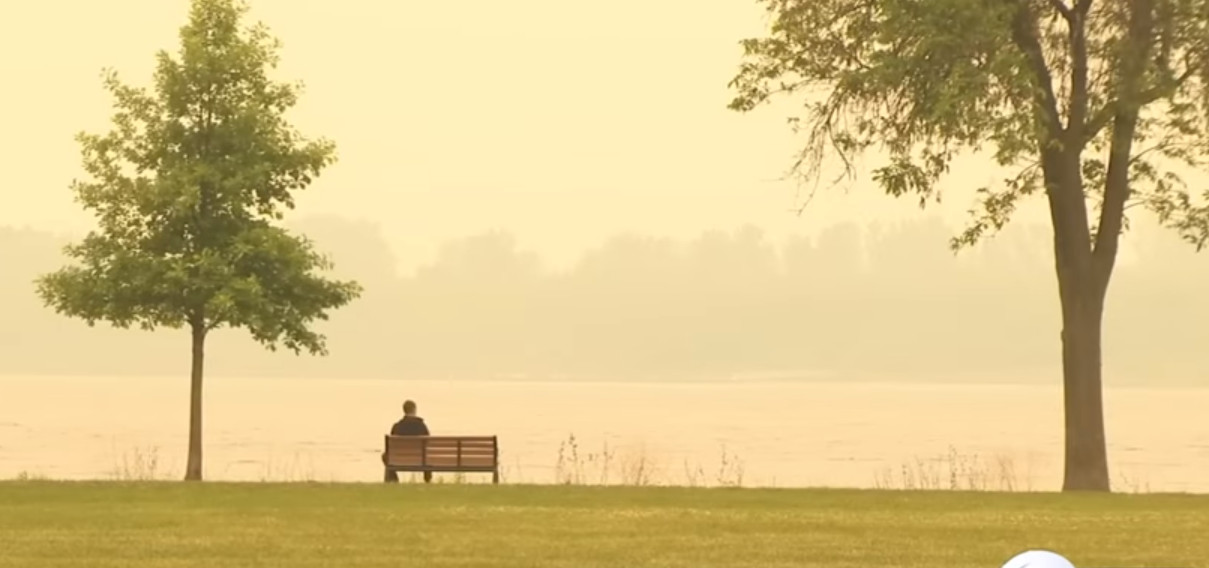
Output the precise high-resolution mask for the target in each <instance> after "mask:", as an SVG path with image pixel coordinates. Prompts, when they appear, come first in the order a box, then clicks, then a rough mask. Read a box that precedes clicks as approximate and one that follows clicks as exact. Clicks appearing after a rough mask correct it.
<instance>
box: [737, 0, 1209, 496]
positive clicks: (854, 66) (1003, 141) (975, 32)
mask: <svg viewBox="0 0 1209 568" xmlns="http://www.w3.org/2000/svg"><path fill="white" fill-rule="evenodd" d="M759 2H760V3H761V4H763V5H764V6H765V7H766V8H767V10H768V12H769V14H770V16H771V19H770V22H771V26H770V29H769V32H768V34H767V36H766V37H762V38H755V39H748V40H745V41H744V42H743V47H744V51H745V56H744V60H743V63H742V65H741V67H740V70H739V72H738V73H737V75H736V76H735V78H734V80H733V82H732V83H731V85H732V87H733V88H734V89H735V92H736V96H735V99H734V100H733V101H732V102H731V105H730V107H731V108H732V109H734V110H737V111H750V110H752V109H754V108H755V107H757V106H758V105H760V104H761V103H764V102H766V101H769V100H771V99H773V98H774V97H783V96H797V97H800V100H802V101H803V103H804V105H803V107H802V108H803V111H802V114H801V115H796V116H794V117H791V122H792V123H793V124H794V125H795V126H796V127H798V128H800V129H801V131H802V132H804V133H805V134H806V136H807V137H808V139H807V142H806V146H805V148H804V150H803V151H802V153H801V155H800V159H799V160H798V161H797V162H796V165H797V171H798V172H799V173H801V174H803V175H805V176H807V177H813V178H816V179H817V176H819V175H820V173H821V172H822V171H823V170H824V169H825V168H824V163H825V162H827V163H831V162H832V161H834V162H835V163H837V164H842V165H844V167H845V168H846V173H848V174H854V173H855V171H854V170H855V166H854V164H855V162H854V159H855V158H856V157H858V156H859V155H861V154H864V153H866V152H867V151H869V150H875V151H876V150H880V151H881V153H882V154H881V157H882V158H883V159H884V160H885V161H884V163H882V164H880V165H879V166H878V167H876V168H875V169H874V170H873V171H872V172H871V173H872V178H873V179H874V180H875V181H876V182H877V183H878V184H879V185H880V186H881V188H882V189H883V190H884V191H885V192H886V193H888V194H890V195H893V196H912V197H917V198H919V199H920V203H921V204H924V203H927V202H929V201H931V200H932V198H934V197H938V192H937V184H938V182H939V181H940V180H941V179H942V178H943V176H944V174H945V173H946V172H947V171H948V169H949V167H950V164H951V162H952V161H953V160H954V158H955V157H959V156H962V155H982V156H987V157H989V158H992V159H994V160H995V161H996V162H997V163H998V164H999V165H1000V166H1004V167H1006V168H1010V169H1011V171H1012V172H1013V173H1012V175H1010V176H1008V178H1007V179H1006V180H1005V182H1004V183H1003V185H1002V186H998V187H991V188H982V189H979V190H978V191H979V198H978V207H976V208H975V209H974V212H973V220H972V223H971V224H970V225H969V227H968V228H967V229H966V230H965V231H964V232H962V233H961V234H960V235H959V236H957V237H955V238H954V239H953V247H954V248H955V249H956V248H960V247H963V246H968V245H972V244H973V243H975V242H977V241H978V239H979V238H980V237H983V236H985V235H989V234H991V233H992V232H994V231H995V230H997V229H999V228H1001V227H1002V226H1003V225H1004V224H1005V223H1007V222H1008V220H1009V218H1010V217H1011V216H1012V214H1013V212H1014V211H1015V209H1016V207H1017V205H1018V204H1019V203H1020V202H1021V201H1022V200H1023V199H1025V198H1027V197H1029V196H1033V195H1038V194H1039V195H1044V196H1045V199H1046V201H1047V202H1048V206H1049V213H1050V219H1051V222H1052V227H1053V246H1054V249H1053V250H1054V259H1055V267H1056V272H1057V280H1058V296H1059V299H1060V302H1061V311H1062V334H1061V341H1062V363H1063V365H1062V368H1063V386H1064V393H1065V394H1064V402H1065V404H1064V410H1065V427H1066V440H1065V450H1066V452H1065V454H1066V459H1065V475H1064V482H1063V489H1064V490H1094V491H1107V490H1109V488H1110V484H1109V472H1108V459H1107V450H1106V442H1105V433H1104V415H1103V402H1102V387H1101V331H1100V330H1101V322H1102V315H1103V312H1104V300H1105V295H1106V291H1107V288H1108V283H1109V279H1110V277H1111V275H1112V272H1113V265H1114V264H1115V261H1116V258H1117V250H1118V246H1119V241H1120V235H1121V233H1122V230H1123V229H1124V228H1125V227H1126V226H1127V221H1128V219H1127V216H1126V212H1127V210H1129V209H1130V208H1131V207H1133V206H1135V205H1138V206H1142V207H1144V208H1146V209H1149V210H1151V211H1153V212H1154V213H1156V214H1157V215H1158V218H1159V220H1160V221H1161V222H1162V223H1163V224H1165V225H1166V226H1169V227H1171V228H1173V229H1175V230H1177V231H1179V233H1180V234H1181V235H1182V236H1183V237H1184V238H1185V239H1187V240H1188V241H1190V242H1191V243H1193V244H1194V245H1196V246H1197V248H1198V249H1199V248H1200V247H1201V246H1203V245H1204V244H1205V242H1206V240H1207V239H1209V210H1207V208H1206V207H1205V206H1204V205H1203V203H1204V202H1205V199H1204V198H1205V197H1209V195H1200V196H1198V195H1197V194H1194V193H1191V192H1189V190H1188V189H1187V188H1186V186H1185V185H1184V183H1183V182H1182V180H1181V178H1180V176H1179V171H1180V170H1181V169H1185V171H1187V170H1189V169H1193V168H1200V167H1202V166H1203V165H1204V158H1205V155H1206V150H1207V149H1209V1H1207V0H759Z"/></svg>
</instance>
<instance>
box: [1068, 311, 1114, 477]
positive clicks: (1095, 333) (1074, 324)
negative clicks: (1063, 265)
mask: <svg viewBox="0 0 1209 568" xmlns="http://www.w3.org/2000/svg"><path fill="white" fill-rule="evenodd" d="M1085 290H1086V289H1085ZM1076 293H1077V292H1076ZM1085 293H1086V294H1087V295H1084V296H1083V298H1071V297H1070V295H1066V297H1064V298H1063V299H1062V303H1063V307H1062V312H1063V317H1062V320H1063V321H1062V385H1063V410H1064V412H1065V417H1066V463H1065V475H1064V476H1063V480H1062V490H1063V491H1109V490H1110V485H1109V478H1108V448H1107V442H1106V437H1105V432H1104V398H1103V388H1102V383H1101V359H1100V339H1101V334H1100V330H1101V325H1100V324H1101V321H1102V317H1101V316H1102V313H1103V302H1101V301H1098V300H1099V299H1098V298H1095V297H1094V295H1095V291H1094V290H1086V292H1085ZM1087 296H1093V297H1091V298H1089V297H1087ZM1087 300H1091V301H1087ZM1072 304H1073V305H1072Z"/></svg>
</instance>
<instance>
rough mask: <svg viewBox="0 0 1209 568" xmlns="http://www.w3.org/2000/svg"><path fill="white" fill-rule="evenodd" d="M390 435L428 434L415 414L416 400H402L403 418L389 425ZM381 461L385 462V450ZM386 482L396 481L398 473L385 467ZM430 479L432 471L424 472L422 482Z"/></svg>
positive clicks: (422, 421) (426, 428) (397, 480)
mask: <svg viewBox="0 0 1209 568" xmlns="http://www.w3.org/2000/svg"><path fill="white" fill-rule="evenodd" d="M390 435H391V436H428V435H429V434H428V425H427V424H425V423H424V419H423V418H420V417H419V416H416V402H415V401H414V400H408V401H405V402H403V418H401V419H400V420H399V421H398V422H395V424H394V425H393V426H391V427H390ZM382 463H383V465H385V464H386V452H383V453H382ZM383 481H385V482H386V483H398V482H399V474H398V472H396V471H393V470H391V469H390V468H387V469H386V475H385V476H384V477H383ZM431 481H432V472H431V471H426V472H424V483H429V482H431Z"/></svg>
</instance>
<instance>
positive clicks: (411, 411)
mask: <svg viewBox="0 0 1209 568" xmlns="http://www.w3.org/2000/svg"><path fill="white" fill-rule="evenodd" d="M403 415H404V416H415V415H416V401H414V400H407V401H404V402H403Z"/></svg>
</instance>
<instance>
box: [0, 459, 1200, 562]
mask: <svg viewBox="0 0 1209 568" xmlns="http://www.w3.org/2000/svg"><path fill="white" fill-rule="evenodd" d="M1206 534H1209V496H1184V495H1153V494H1152V495H1061V494H1037V493H1033V494H1029V493H1017V494H1005V493H977V492H975V493H964V492H951V491H943V492H942V491H937V492H926V493H924V492H897V491H841V490H788V489H783V490H774V489H768V490H763V489H675V488H636V487H607V488H606V487H564V486H510V485H501V486H495V487H492V486H481V485H432V486H423V485H408V484H402V485H397V486H385V485H378V484H366V485H358V484H332V485H328V484H309V483H305V484H260V483H250V484H185V483H175V482H159V483H155V482H151V483H119V482H110V483H100V482H98V483H68V482H49V481H16V482H4V483H0V567H21V568H36V567H43V566H73V567H74V566H96V567H123V568H125V567H153V566H154V567H173V568H178V567H184V566H198V567H201V566H206V567H210V566H291V567H295V566H298V567H306V566H349V567H356V566H404V565H406V566H421V567H437V568H439V567H452V566H458V567H477V566H515V567H525V568H547V567H560V568H579V567H593V566H610V567H619V568H620V567H626V568H628V567H641V566H669V567H670V566H683V567H685V568H689V567H692V568H699V567H723V566H725V567H740V566H742V567H751V568H757V567H759V568H766V567H767V568H775V567H790V566H792V567H795V568H798V567H812V566H818V567H823V566H827V567H844V566H851V567H858V566H859V567H862V568H865V567H869V568H872V567H886V566H891V567H892V566H912V567H928V568H935V567H938V566H953V567H963V568H964V567H975V566H988V567H998V566H1000V565H1001V564H1002V563H1003V562H1004V561H1006V560H1007V559H1008V558H1009V557H1011V556H1012V555H1013V554H1015V553H1017V552H1020V551H1021V550H1023V549H1025V548H1050V549H1054V550H1057V551H1059V552H1061V553H1063V554H1064V555H1066V556H1067V557H1069V558H1070V559H1071V560H1072V561H1073V562H1074V563H1075V565H1076V566H1080V567H1083V566H1118V567H1128V566H1171V567H1179V566H1188V567H1190V566H1204V565H1206V564H1205V562H1206V561H1209V538H1206Z"/></svg>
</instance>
